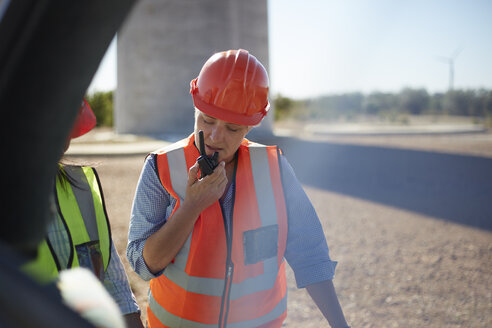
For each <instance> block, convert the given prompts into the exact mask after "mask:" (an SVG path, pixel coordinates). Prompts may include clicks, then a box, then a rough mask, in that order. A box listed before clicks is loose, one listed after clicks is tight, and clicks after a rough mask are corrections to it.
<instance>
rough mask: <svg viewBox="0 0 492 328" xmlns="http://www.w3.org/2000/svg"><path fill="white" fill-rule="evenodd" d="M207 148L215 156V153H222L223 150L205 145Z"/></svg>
mask: <svg viewBox="0 0 492 328" xmlns="http://www.w3.org/2000/svg"><path fill="white" fill-rule="evenodd" d="M205 148H206V149H207V150H210V152H211V153H212V154H213V153H215V152H220V151H221V150H222V148H215V147H210V146H209V145H205Z"/></svg>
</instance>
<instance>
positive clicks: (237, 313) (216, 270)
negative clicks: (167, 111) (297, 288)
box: [147, 135, 288, 328]
mask: <svg viewBox="0 0 492 328" xmlns="http://www.w3.org/2000/svg"><path fill="white" fill-rule="evenodd" d="M155 154H156V156H157V170H158V172H159V178H160V180H161V183H162V185H163V186H164V188H165V189H166V190H167V191H168V192H169V194H170V195H171V196H172V197H174V198H175V199H176V200H177V202H176V206H175V208H174V210H173V213H174V211H176V209H177V208H178V207H179V204H180V201H181V200H182V199H184V196H185V191H186V184H187V179H188V170H189V168H190V167H191V166H193V164H194V163H195V162H196V160H197V158H198V157H199V153H198V150H197V148H196V147H195V145H194V136H193V135H191V136H190V137H188V138H187V139H183V140H181V141H180V142H177V143H175V144H173V145H171V146H169V147H166V148H164V149H162V150H159V151H157V152H155ZM233 199H234V203H233V204H234V206H233V215H232V218H233V219H232V223H228V222H226V220H225V216H224V215H223V213H222V209H221V206H220V204H219V202H218V201H217V202H215V203H214V204H212V205H211V206H209V207H208V208H207V209H205V210H204V211H203V212H202V213H201V214H200V216H199V218H198V219H197V221H196V223H195V227H194V229H193V232H192V233H191V234H190V236H189V237H188V239H187V241H186V243H185V244H184V246H183V247H182V249H181V250H180V251H179V252H178V254H177V255H176V257H175V259H174V260H173V261H172V263H170V264H169V265H168V266H167V267H166V268H165V270H164V272H163V274H162V275H160V276H159V277H157V278H155V279H152V280H151V282H150V293H149V302H148V308H147V313H148V318H147V324H148V327H151V328H155V327H199V328H201V327H226V326H227V327H228V328H236V327H248V328H249V327H265V328H266V327H280V326H281V325H282V322H283V321H284V319H285V317H286V316H287V285H286V277H285V260H284V253H285V245H286V241H287V228H288V227H287V211H286V206H285V200H284V194H283V189H282V183H281V176H280V168H279V150H278V148H277V147H276V146H264V145H260V144H256V143H252V142H249V141H248V140H246V139H244V140H243V142H242V144H241V145H240V147H239V150H238V153H237V157H236V168H235V194H234V198H233ZM169 220H172V214H171V216H170V217H169ZM229 224H231V225H232V227H228V225H229ZM228 231H232V236H231V235H230V233H228Z"/></svg>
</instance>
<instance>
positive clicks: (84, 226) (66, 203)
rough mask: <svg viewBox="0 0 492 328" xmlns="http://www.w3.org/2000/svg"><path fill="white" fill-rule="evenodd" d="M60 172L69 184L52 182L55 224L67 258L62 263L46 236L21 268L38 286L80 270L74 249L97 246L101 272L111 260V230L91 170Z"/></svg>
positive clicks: (99, 190) (95, 177)
mask: <svg viewBox="0 0 492 328" xmlns="http://www.w3.org/2000/svg"><path fill="white" fill-rule="evenodd" d="M63 169H64V170H65V172H66V173H67V176H68V177H69V179H71V183H69V182H68V181H67V179H56V190H55V196H56V202H55V203H56V206H57V218H56V220H60V221H61V223H62V225H63V226H64V227H65V229H66V231H67V235H68V239H69V241H70V245H67V247H69V248H70V256H69V259H68V262H67V263H62V261H60V260H59V258H58V257H57V255H56V252H55V250H54V249H53V246H52V243H51V241H50V238H49V236H47V237H46V238H45V239H44V240H43V242H41V244H40V245H39V247H38V256H37V258H36V259H35V260H33V261H31V262H29V263H27V264H26V265H24V267H23V269H24V270H25V272H27V273H28V274H30V275H31V276H33V277H34V278H35V279H36V280H38V281H39V282H41V283H47V282H50V281H53V280H54V279H56V278H57V276H58V272H59V271H60V270H64V269H70V268H74V267H78V266H80V264H79V257H78V255H77V246H80V245H90V244H94V243H97V242H98V243H99V245H98V246H99V248H100V253H101V255H102V262H103V265H104V271H106V269H107V267H108V264H109V260H110V256H111V242H112V241H111V229H110V226H109V221H108V216H107V214H106V208H105V204H104V197H103V193H102V189H101V185H100V183H99V177H98V176H97V173H96V171H95V170H94V169H93V168H91V167H80V166H68V165H66V166H64V167H63ZM60 180H62V181H60ZM96 274H97V273H96Z"/></svg>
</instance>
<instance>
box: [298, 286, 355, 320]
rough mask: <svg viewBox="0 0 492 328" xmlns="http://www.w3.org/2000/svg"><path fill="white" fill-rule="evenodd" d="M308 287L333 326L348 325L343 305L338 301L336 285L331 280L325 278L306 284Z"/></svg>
mask: <svg viewBox="0 0 492 328" xmlns="http://www.w3.org/2000/svg"><path fill="white" fill-rule="evenodd" d="M306 289H307V291H308V293H309V295H310V296H311V298H312V299H313V301H314V303H316V305H317V306H318V308H319V309H320V311H321V313H323V315H324V317H325V318H326V320H328V322H329V323H330V326H331V327H333V328H342V327H343V328H345V327H348V325H347V321H346V320H345V316H344V314H343V311H342V307H341V306H340V303H339V302H338V297H337V293H336V291H335V287H334V286H333V282H332V281H331V280H325V281H322V282H318V283H315V284H312V285H309V286H306Z"/></svg>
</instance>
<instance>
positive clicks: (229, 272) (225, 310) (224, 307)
mask: <svg viewBox="0 0 492 328" xmlns="http://www.w3.org/2000/svg"><path fill="white" fill-rule="evenodd" d="M234 159H235V162H234V173H233V177H232V181H233V183H232V184H231V187H232V188H233V190H232V204H231V215H230V218H231V220H230V227H229V222H228V221H227V218H226V216H225V215H224V213H225V212H224V209H223V208H222V204H221V210H222V219H223V220H224V229H225V234H226V243H227V258H226V272H225V279H224V291H223V293H222V300H221V304H220V315H219V325H218V327H219V328H225V327H227V316H228V315H229V303H230V298H231V286H232V278H233V276H234V263H233V262H232V235H233V217H234V200H235V198H236V187H235V185H236V172H237V162H238V152H236V154H235V156H234Z"/></svg>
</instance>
